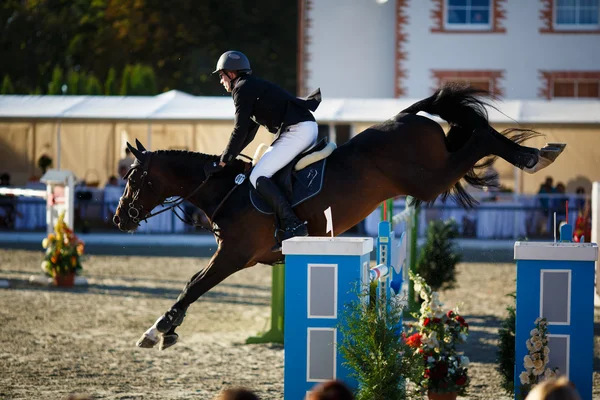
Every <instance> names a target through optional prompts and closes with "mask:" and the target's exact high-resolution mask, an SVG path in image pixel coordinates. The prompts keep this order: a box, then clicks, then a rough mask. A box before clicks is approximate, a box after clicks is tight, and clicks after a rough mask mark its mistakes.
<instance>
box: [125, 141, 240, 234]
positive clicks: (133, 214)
mask: <svg viewBox="0 0 600 400" xmlns="http://www.w3.org/2000/svg"><path fill="white" fill-rule="evenodd" d="M240 156H243V157H246V158H248V159H250V160H252V159H251V158H250V157H248V156H246V155H244V154H240ZM151 160H152V153H151V152H147V153H146V158H145V160H144V164H143V165H141V164H139V162H138V161H137V160H136V163H134V164H133V166H132V167H131V168H130V169H129V171H127V173H126V174H125V176H123V179H125V180H127V181H128V182H129V180H130V179H131V175H132V174H133V172H135V171H136V170H137V169H139V168H141V169H142V175H141V180H140V184H139V187H138V189H137V190H136V191H135V192H134V193H133V196H132V199H131V200H130V201H129V203H128V204H127V216H129V218H130V219H131V220H132V221H133V222H135V223H136V224H137V225H138V226H139V225H140V222H141V221H145V222H148V221H147V220H148V219H149V218H152V217H154V216H156V215H158V214H162V213H164V212H165V211H169V210H172V211H173V214H175V215H176V216H177V218H179V219H180V220H181V221H182V222H183V223H187V224H190V223H189V222H188V221H185V220H184V219H183V218H181V217H180V216H179V214H177V212H175V208H178V209H179V210H180V211H181V212H183V213H184V214H185V215H186V217H188V219H189V220H190V221H191V220H192V218H191V217H190V216H189V215H188V214H187V212H186V211H185V210H184V209H182V208H181V207H180V206H181V204H182V203H183V202H184V201H186V200H188V199H189V198H191V197H192V196H194V195H195V194H196V193H198V191H199V190H200V189H202V187H204V185H205V184H206V183H207V182H208V180H209V179H210V176H207V177H206V179H205V180H204V181H203V182H202V183H201V184H200V185H199V186H197V187H196V188H195V189H194V190H193V191H192V192H191V193H190V194H188V195H187V196H185V197H180V198H179V200H176V201H167V202H163V203H162V205H163V206H164V205H169V204H170V205H169V206H168V207H166V208H163V209H162V210H160V211H157V212H155V213H152V212H150V211H151V210H149V211H147V210H145V209H144V206H142V205H141V204H139V202H138V199H139V196H140V192H141V190H142V188H144V183H146V186H148V187H149V188H150V190H151V191H152V193H154V194H155V195H156V196H158V197H160V195H159V194H158V193H157V192H156V190H154V186H153V185H152V182H151V181H150V180H149V179H148V180H147V181H146V178H147V177H148V169H149V168H150V162H151ZM242 182H243V180H242V181H240V182H239V183H238V179H237V178H236V184H235V185H234V186H233V188H232V189H231V190H230V191H229V193H227V195H226V196H225V197H224V198H223V200H221V202H220V203H219V204H218V205H217V207H216V208H215V211H214V212H213V214H212V215H211V216H210V218H209V221H210V222H211V223H212V221H214V218H215V216H216V214H217V212H218V211H219V210H220V209H221V206H222V205H223V203H225V201H226V200H227V199H228V198H229V196H230V195H231V194H232V193H233V191H234V190H235V189H236V188H237V187H238V186H239V185H240V184H241V183H242ZM132 183H135V181H134V180H133V179H131V182H130V186H131V184H132ZM122 205H123V197H121V198H120V199H119V206H122ZM141 215H142V216H141ZM190 225H194V226H198V227H201V228H203V229H206V230H208V231H209V232H211V233H213V234H214V235H216V236H217V237H219V229H218V228H212V227H206V226H204V225H201V224H196V223H191V224H190Z"/></svg>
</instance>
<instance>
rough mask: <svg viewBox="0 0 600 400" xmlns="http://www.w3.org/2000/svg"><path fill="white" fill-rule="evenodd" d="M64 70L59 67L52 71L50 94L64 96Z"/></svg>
mask: <svg viewBox="0 0 600 400" xmlns="http://www.w3.org/2000/svg"><path fill="white" fill-rule="evenodd" d="M63 83H64V81H63V70H62V68H60V67H59V66H56V67H54V69H53V70H52V80H51V81H50V84H49V85H48V94H62V85H63Z"/></svg>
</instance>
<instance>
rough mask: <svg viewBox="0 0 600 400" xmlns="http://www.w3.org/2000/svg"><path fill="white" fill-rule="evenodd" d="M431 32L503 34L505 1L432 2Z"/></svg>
mask: <svg viewBox="0 0 600 400" xmlns="http://www.w3.org/2000/svg"><path fill="white" fill-rule="evenodd" d="M433 3H434V9H433V12H432V18H433V22H434V25H433V27H432V28H431V32H450V33H484V32H485V33H504V32H506V29H504V27H503V26H502V22H503V20H504V18H505V14H506V13H505V11H504V4H505V3H506V0H433Z"/></svg>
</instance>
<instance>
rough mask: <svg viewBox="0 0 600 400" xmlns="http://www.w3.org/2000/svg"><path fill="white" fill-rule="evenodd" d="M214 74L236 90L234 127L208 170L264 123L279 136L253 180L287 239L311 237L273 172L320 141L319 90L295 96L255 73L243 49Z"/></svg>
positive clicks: (232, 156) (219, 165)
mask: <svg viewBox="0 0 600 400" xmlns="http://www.w3.org/2000/svg"><path fill="white" fill-rule="evenodd" d="M213 73H218V74H219V77H220V81H219V82H220V83H221V84H222V85H223V87H224V88H225V90H226V91H227V92H231V93H232V96H233V102H234V105H235V126H234V128H233V133H232V134H231V138H230V139H229V144H228V145H227V147H226V148H225V151H224V152H223V154H222V156H221V159H220V162H218V163H214V164H208V165H207V167H206V169H205V171H206V173H207V175H210V174H212V173H214V172H216V171H218V170H220V169H221V168H223V167H224V166H225V165H226V164H228V163H230V162H231V161H232V160H234V159H235V158H236V157H237V155H238V154H239V153H240V152H241V151H242V150H243V149H244V148H245V147H246V146H247V145H248V144H249V143H250V142H251V141H252V140H253V139H254V137H255V135H256V132H257V131H258V128H259V126H260V125H262V126H264V127H265V128H267V129H268V130H269V132H271V133H273V134H276V135H277V137H276V138H275V141H274V142H273V143H272V144H271V146H270V147H269V148H268V150H267V151H266V152H265V153H264V155H263V156H262V158H261V159H260V161H259V162H258V163H257V164H256V166H255V167H254V169H253V170H252V172H251V173H250V183H252V185H253V186H254V187H255V188H256V190H257V192H258V193H259V194H260V196H261V197H262V198H264V199H265V201H267V203H269V205H270V206H271V207H272V208H273V210H274V211H275V214H276V215H277V218H278V219H279V221H280V222H281V224H282V227H281V228H282V230H283V235H282V238H281V240H282V241H283V240H285V239H289V238H291V237H293V236H308V230H307V228H306V222H302V221H300V220H299V219H298V217H297V216H296V214H295V213H294V211H293V210H292V207H291V206H290V204H289V202H288V200H287V198H286V196H285V195H284V194H283V192H282V191H281V190H280V188H279V187H278V185H277V184H276V183H275V182H274V181H273V180H272V179H271V177H272V176H273V175H274V174H275V173H276V172H277V171H279V170H280V169H281V168H283V167H284V166H285V165H287V164H288V163H289V162H290V161H292V160H293V159H294V157H296V156H297V155H298V154H300V153H302V152H303V151H305V150H306V149H308V148H309V147H312V146H313V145H314V144H315V143H316V141H317V133H318V127H317V123H316V122H315V118H314V116H313V115H312V113H311V111H315V110H316V108H317V107H318V105H319V102H320V101H321V93H320V91H319V90H317V91H315V92H314V93H313V94H311V95H310V96H309V97H308V98H306V99H300V98H297V97H295V96H292V95H291V94H290V93H288V92H287V91H285V90H284V89H282V88H281V87H279V86H277V85H276V84H274V83H271V82H268V81H266V80H263V79H259V78H256V77H254V76H252V75H251V73H252V69H251V68H250V61H248V58H247V57H246V56H245V55H244V54H243V53H241V52H239V51H227V52H225V53H223V54H222V55H221V57H220V58H219V60H218V61H217V68H216V69H215V71H214V72H213ZM278 249H279V248H278V246H276V248H275V249H274V250H278Z"/></svg>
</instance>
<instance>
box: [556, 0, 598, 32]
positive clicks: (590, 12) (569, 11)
mask: <svg viewBox="0 0 600 400" xmlns="http://www.w3.org/2000/svg"><path fill="white" fill-rule="evenodd" d="M599 1H600V0H556V7H555V12H554V26H555V29H557V30H558V29H567V30H571V29H572V30H579V29H580V30H596V29H599V28H600V24H599V20H600V7H598V2H599Z"/></svg>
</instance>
